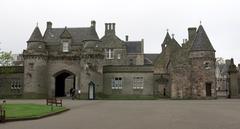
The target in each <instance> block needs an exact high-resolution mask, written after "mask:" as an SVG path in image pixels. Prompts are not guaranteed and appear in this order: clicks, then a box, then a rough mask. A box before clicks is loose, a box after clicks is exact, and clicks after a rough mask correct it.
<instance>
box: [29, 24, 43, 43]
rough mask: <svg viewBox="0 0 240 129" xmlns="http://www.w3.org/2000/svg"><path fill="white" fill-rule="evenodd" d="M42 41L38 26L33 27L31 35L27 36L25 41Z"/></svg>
mask: <svg viewBox="0 0 240 129" xmlns="http://www.w3.org/2000/svg"><path fill="white" fill-rule="evenodd" d="M38 41H40V42H42V41H43V37H42V34H41V31H40V30H39V28H38V26H36V27H35V29H34V31H33V33H32V35H31V37H30V38H29V40H28V41H27V42H38Z"/></svg>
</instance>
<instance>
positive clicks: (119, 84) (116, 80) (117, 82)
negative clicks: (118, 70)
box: [112, 77, 122, 90]
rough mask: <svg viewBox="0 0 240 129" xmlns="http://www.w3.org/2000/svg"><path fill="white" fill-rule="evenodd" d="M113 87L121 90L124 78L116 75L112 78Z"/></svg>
mask: <svg viewBox="0 0 240 129" xmlns="http://www.w3.org/2000/svg"><path fill="white" fill-rule="evenodd" d="M112 89H113V90H121V89H122V78H121V77H115V78H114V79H113V80H112Z"/></svg>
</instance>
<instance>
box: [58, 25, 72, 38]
mask: <svg viewBox="0 0 240 129" xmlns="http://www.w3.org/2000/svg"><path fill="white" fill-rule="evenodd" d="M60 38H66V39H70V38H72V36H71V34H70V33H69V32H68V30H67V27H65V29H64V31H63V33H62V34H61V35H60Z"/></svg>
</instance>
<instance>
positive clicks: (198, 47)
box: [191, 25, 215, 51]
mask: <svg viewBox="0 0 240 129" xmlns="http://www.w3.org/2000/svg"><path fill="white" fill-rule="evenodd" d="M191 51H215V50H214V48H213V46H212V44H211V42H210V40H209V39H208V36H207V34H206V32H205V30H204V29H203V26H202V25H200V26H199V28H198V30H197V35H196V37H195V39H194V40H193V44H192V48H191Z"/></svg>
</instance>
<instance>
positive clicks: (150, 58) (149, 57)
mask: <svg viewBox="0 0 240 129" xmlns="http://www.w3.org/2000/svg"><path fill="white" fill-rule="evenodd" d="M158 55H159V54H144V64H145V65H146V64H153V63H154V61H155V60H156V59H157V57H158Z"/></svg>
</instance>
